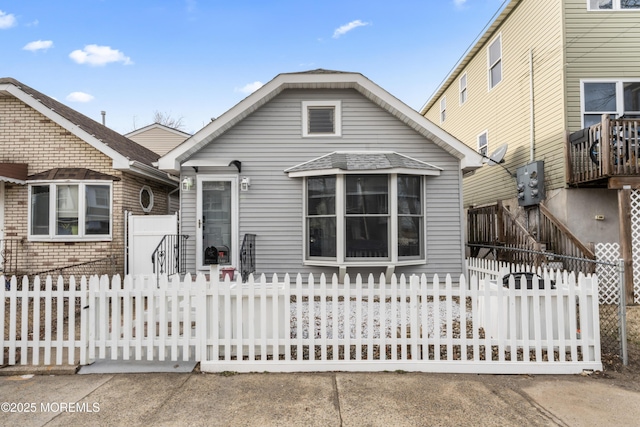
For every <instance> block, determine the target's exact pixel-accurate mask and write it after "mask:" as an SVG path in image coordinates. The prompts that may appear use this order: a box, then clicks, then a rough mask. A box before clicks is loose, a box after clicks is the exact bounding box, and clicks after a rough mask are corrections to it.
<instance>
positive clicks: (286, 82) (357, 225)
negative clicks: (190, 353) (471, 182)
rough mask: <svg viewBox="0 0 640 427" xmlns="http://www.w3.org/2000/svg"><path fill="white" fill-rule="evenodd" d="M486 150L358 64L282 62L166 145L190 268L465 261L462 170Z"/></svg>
mask: <svg viewBox="0 0 640 427" xmlns="http://www.w3.org/2000/svg"><path fill="white" fill-rule="evenodd" d="M481 165H482V158H481V156H479V155H478V154H477V153H475V152H474V151H473V150H471V149H470V148H469V147H467V146H465V145H464V144H462V143H461V142H460V141H458V140H456V139H455V138H453V137H452V136H451V135H449V134H448V133H446V132H444V131H443V130H442V129H440V128H439V127H438V126H436V125H434V124H433V123H432V122H430V121H429V120H427V119H426V118H424V117H423V116H421V115H420V114H419V113H418V112H416V111H414V110H413V109H411V108H410V107H408V106H407V105H405V104H403V103H402V102H401V101H399V100H398V99H397V98H395V97H393V96H392V95H391V94H389V93H388V92H386V91H385V90H384V89H382V88H381V87H379V86H378V85H376V84H375V83H373V82H372V81H370V80H369V79H367V78H366V77H364V76H363V75H361V74H358V73H345V72H333V71H327V70H315V71H310V72H302V73H291V74H280V75H278V76H277V77H275V78H274V79H273V80H272V81H270V82H269V83H267V84H266V85H264V86H263V87H262V88H261V89H259V90H257V91H256V92H254V93H253V94H252V95H250V96H249V97H247V98H245V99H244V100H243V101H241V102H240V103H239V104H237V105H236V106H234V107H233V108H231V109H230V110H229V111H227V112H226V113H224V114H223V115H222V116H220V117H219V118H218V119H217V120H215V121H213V122H211V123H210V124H208V125H207V126H206V127H204V128H203V129H202V130H200V131H199V132H197V133H196V134H195V135H193V136H192V137H190V138H189V139H187V140H186V141H185V142H184V143H182V144H181V145H179V146H178V147H176V148H175V149H173V150H172V151H170V152H169V153H167V154H166V155H165V156H163V157H161V158H160V160H159V167H160V169H162V170H165V171H167V172H173V173H176V174H177V173H179V174H180V178H181V181H182V191H181V200H180V209H181V223H180V229H181V230H180V231H181V233H183V234H186V235H188V236H189V238H188V239H187V259H188V266H187V271H190V272H197V271H204V270H207V269H208V265H207V264H208V262H209V261H210V259H211V255H212V253H213V251H212V248H215V249H216V251H217V252H218V253H219V255H220V264H222V265H228V266H231V267H235V268H236V269H237V270H240V268H241V265H240V264H241V258H242V256H241V247H242V242H243V240H244V238H245V236H246V235H255V248H254V252H255V270H256V273H258V274H261V273H265V274H267V275H271V274H273V273H278V274H284V273H290V274H295V273H298V272H300V273H303V274H307V273H314V274H315V273H328V274H333V273H336V274H340V276H344V274H345V273H349V275H350V276H352V275H353V274H354V273H358V272H362V273H370V272H371V273H374V274H376V275H379V274H380V273H384V274H386V275H387V276H389V275H391V274H392V273H396V274H400V273H405V274H413V273H418V274H419V273H426V274H427V275H428V276H431V275H433V274H435V273H438V274H441V275H442V274H447V273H451V274H453V275H459V274H460V273H462V272H463V271H464V243H463V240H464V231H463V227H464V225H463V224H464V218H463V210H462V176H463V174H464V173H466V172H469V171H472V170H475V169H477V168H478V167H480V166H481Z"/></svg>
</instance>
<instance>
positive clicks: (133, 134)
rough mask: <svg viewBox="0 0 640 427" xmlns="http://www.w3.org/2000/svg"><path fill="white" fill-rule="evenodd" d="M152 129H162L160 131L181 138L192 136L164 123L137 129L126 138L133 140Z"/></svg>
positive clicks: (127, 134)
mask: <svg viewBox="0 0 640 427" xmlns="http://www.w3.org/2000/svg"><path fill="white" fill-rule="evenodd" d="M152 129H160V130H163V131H166V132H168V133H173V134H176V135H178V136H181V137H183V138H185V139H186V138H188V137H190V136H191V134H190V133H188V132H184V131H181V130H180V129H176V128H172V127H169V126H166V125H163V124H162V123H151V124H150V125H147V126H143V127H141V128H138V129H136V130H134V131H131V132H129V133H126V134H125V135H124V136H126V137H127V138H131V137H132V136H136V135H138V134H140V133H143V132H147V131H150V130H152Z"/></svg>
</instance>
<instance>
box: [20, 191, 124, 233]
mask: <svg viewBox="0 0 640 427" xmlns="http://www.w3.org/2000/svg"><path fill="white" fill-rule="evenodd" d="M111 200H112V187H111V184H110V183H109V184H105V183H104V182H64V183H53V182H50V183H33V184H30V185H29V201H30V203H29V206H30V208H29V240H43V241H76V240H110V239H111V233H112V216H113V214H112V211H113V209H112V203H111Z"/></svg>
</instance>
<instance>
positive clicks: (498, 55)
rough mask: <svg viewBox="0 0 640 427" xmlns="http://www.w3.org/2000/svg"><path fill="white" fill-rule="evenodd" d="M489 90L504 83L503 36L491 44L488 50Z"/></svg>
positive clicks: (500, 35) (499, 36) (499, 35)
mask: <svg viewBox="0 0 640 427" xmlns="http://www.w3.org/2000/svg"><path fill="white" fill-rule="evenodd" d="M487 61H488V67H489V69H488V77H489V90H491V89H493V88H494V87H496V86H497V85H498V83H500V82H501V81H502V34H498V36H497V37H496V38H495V39H494V40H493V41H492V42H491V43H490V44H489V48H488V49H487Z"/></svg>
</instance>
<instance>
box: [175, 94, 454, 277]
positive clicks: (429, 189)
mask: <svg viewBox="0 0 640 427" xmlns="http://www.w3.org/2000/svg"><path fill="white" fill-rule="evenodd" d="M311 100H341V101H342V137H339V138H302V137H301V128H302V125H301V119H302V101H311ZM356 150H360V151H363V150H374V151H383V150H384V151H396V152H399V153H402V154H405V155H408V156H411V157H414V158H417V159H419V160H423V161H425V162H429V163H431V164H433V165H435V166H438V167H440V168H442V169H444V170H443V172H442V173H441V175H440V176H438V177H427V180H426V181H427V184H426V186H425V193H426V194H425V197H426V222H427V264H426V265H421V266H410V267H398V268H397V269H396V272H397V273H422V272H424V273H427V274H429V275H432V274H433V273H439V274H443V273H444V274H446V273H452V274H455V275H459V274H460V273H461V272H462V269H463V255H462V254H463V247H462V225H461V224H462V222H461V215H462V211H461V196H460V191H461V187H460V181H461V177H460V169H459V162H458V160H457V159H455V158H454V157H452V156H451V155H450V154H448V153H446V152H445V151H444V150H442V149H441V148H440V147H438V146H436V145H435V144H433V143H432V142H431V141H429V140H426V139H425V138H424V137H423V136H421V135H419V134H418V133H417V132H415V131H414V130H413V129H411V128H410V127H409V126H407V125H405V124H404V123H402V122H401V121H399V120H398V119H396V118H395V117H393V116H392V115H391V114H389V113H388V112H387V111H386V110H383V109H382V108H380V107H379V106H377V105H376V104H374V103H372V102H371V101H369V100H368V99H367V98H365V97H364V96H362V95H361V94H360V93H358V92H356V91H355V90H286V91H284V92H283V93H282V94H280V95H279V96H277V97H276V98H274V99H273V100H272V101H270V102H269V103H267V104H266V105H265V106H263V107H262V108H260V109H259V110H257V111H256V112H255V113H253V114H252V115H250V116H249V117H247V118H246V119H245V120H243V121H242V122H240V123H239V124H238V125H236V126H235V127H233V128H232V129H231V130H230V131H228V132H227V133H226V134H224V135H222V136H220V137H219V138H218V139H216V140H215V141H214V142H212V143H210V144H209V145H208V146H206V147H205V148H203V149H202V150H200V151H199V152H198V153H196V154H195V155H194V156H193V157H192V158H191V160H195V159H197V160H199V161H202V160H205V159H211V160H212V161H215V159H220V158H222V159H237V160H240V161H241V162H242V173H241V174H240V176H247V177H249V178H250V179H251V188H250V190H249V191H248V192H240V199H239V210H240V221H239V239H240V241H242V237H243V235H244V234H245V233H254V234H256V235H257V239H256V240H257V242H256V247H257V271H258V273H266V274H272V273H279V274H281V273H298V272H302V273H309V272H314V273H316V272H326V273H336V272H337V268H322V267H311V266H303V259H302V245H303V237H302V222H303V218H302V212H303V200H302V195H303V187H302V178H289V177H288V176H287V175H286V174H285V173H284V172H283V171H284V170H285V169H287V168H289V167H292V166H295V165H297V164H299V163H302V162H305V161H308V160H311V159H313V158H315V157H319V156H322V155H324V154H327V153H329V152H332V151H356ZM216 171H217V172H220V173H227V174H228V173H230V172H232V173H235V169H234V168H228V169H226V168H218V169H214V168H207V167H199V173H201V174H202V173H206V174H209V173H215V172H216ZM182 174H183V177H184V176H186V175H190V176H195V172H194V170H193V169H192V168H191V167H183V168H182ZM195 197H196V192H193V191H192V192H189V193H185V192H183V194H182V232H183V233H186V234H189V235H190V236H191V237H190V239H189V242H190V245H191V246H190V247H189V249H190V251H189V256H188V258H189V260H190V262H191V264H190V265H189V270H190V271H194V270H195V224H196V222H195V221H196V219H195V215H196V201H195ZM352 271H363V270H362V269H353V270H351V269H349V270H348V272H349V273H350V274H351V273H352ZM381 271H382V269H381V268H379V269H366V272H367V273H368V272H375V273H377V274H379V273H380V272H381ZM455 280H456V281H457V277H456V278H455Z"/></svg>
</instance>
